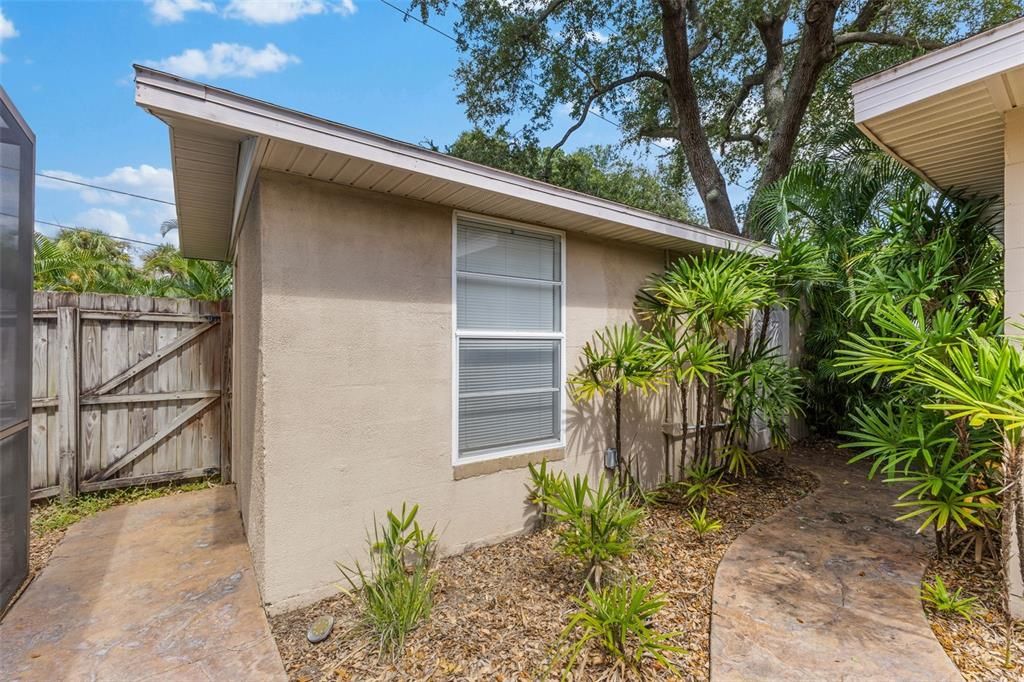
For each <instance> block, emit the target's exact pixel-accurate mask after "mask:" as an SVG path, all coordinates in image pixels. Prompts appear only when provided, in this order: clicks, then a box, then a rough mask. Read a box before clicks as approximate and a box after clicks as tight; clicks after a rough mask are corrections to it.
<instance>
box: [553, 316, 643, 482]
mask: <svg viewBox="0 0 1024 682" xmlns="http://www.w3.org/2000/svg"><path fill="white" fill-rule="evenodd" d="M581 352H582V358H581V365H580V368H579V369H578V371H577V372H576V373H575V374H574V375H573V376H572V377H570V379H569V383H570V386H571V388H572V395H573V398H574V399H575V400H592V399H593V398H594V397H595V396H601V397H603V396H605V395H606V394H608V393H611V394H612V396H613V398H614V406H615V451H616V454H617V456H618V473H619V487H620V488H622V489H623V490H625V489H626V486H627V483H628V481H629V479H630V478H631V477H632V473H631V466H630V465H631V461H630V460H628V459H627V458H625V457H624V456H623V451H622V398H623V396H624V395H626V394H627V393H629V392H631V391H634V390H639V391H641V392H643V393H648V392H649V391H652V390H654V389H655V388H657V387H658V386H660V385H661V383H662V381H661V378H660V377H659V376H658V373H657V372H656V371H655V370H654V367H653V366H652V363H651V354H650V352H649V350H648V347H647V345H646V344H645V343H644V332H643V330H642V329H641V328H640V327H639V326H637V325H635V324H621V325H612V326H610V327H605V328H604V329H603V330H601V331H598V332H597V333H596V334H595V335H594V340H593V341H588V342H587V343H586V344H585V345H584V346H583V349H582V351H581ZM635 480H636V482H639V476H637V478H636V479H635Z"/></svg>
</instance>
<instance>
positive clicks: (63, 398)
mask: <svg viewBox="0 0 1024 682" xmlns="http://www.w3.org/2000/svg"><path fill="white" fill-rule="evenodd" d="M63 302H66V301H63ZM57 344H58V346H59V348H60V354H59V357H60V361H59V363H58V368H57V447H58V452H59V453H60V457H59V460H58V466H59V475H58V480H59V482H60V498H61V499H62V500H66V499H69V498H72V497H75V496H76V495H78V397H79V386H78V377H79V373H78V360H79V355H78V354H79V347H78V346H79V344H78V308H72V307H70V306H66V305H62V306H59V307H58V308H57Z"/></svg>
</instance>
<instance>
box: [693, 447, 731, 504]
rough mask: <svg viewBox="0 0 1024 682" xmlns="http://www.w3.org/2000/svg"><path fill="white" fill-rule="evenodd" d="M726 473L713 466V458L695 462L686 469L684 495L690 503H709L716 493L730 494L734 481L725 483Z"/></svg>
mask: <svg viewBox="0 0 1024 682" xmlns="http://www.w3.org/2000/svg"><path fill="white" fill-rule="evenodd" d="M723 476H724V473H723V472H722V469H721V468H720V467H716V466H712V464H711V460H710V459H707V458H704V459H700V460H698V461H697V462H694V464H693V466H691V467H690V468H689V469H687V470H686V480H685V481H683V485H685V486H686V490H685V491H684V493H683V494H684V495H685V497H686V501H687V502H688V503H689V504H691V505H692V504H696V503H697V502H702V503H703V504H705V505H706V504H707V503H708V501H710V500H711V498H712V496H715V495H730V494H732V491H731V490H729V488H732V487H733V484H732V483H723V482H722V477H723Z"/></svg>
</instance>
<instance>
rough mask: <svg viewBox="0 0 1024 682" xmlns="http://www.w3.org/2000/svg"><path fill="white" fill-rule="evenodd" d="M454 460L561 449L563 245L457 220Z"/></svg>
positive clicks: (553, 238)
mask: <svg viewBox="0 0 1024 682" xmlns="http://www.w3.org/2000/svg"><path fill="white" fill-rule="evenodd" d="M455 239H456V245H455V272H454V276H455V321H456V324H455V328H456V331H455V337H456V338H455V343H456V364H457V368H456V376H455V380H456V385H457V405H456V419H457V429H456V431H457V440H458V445H457V448H458V451H457V458H458V459H468V458H474V457H484V456H488V455H491V456H497V455H500V454H503V453H505V452H511V451H514V450H519V449H522V448H527V447H529V446H532V445H539V446H543V445H544V444H557V443H559V442H561V439H562V399H563V398H562V385H563V381H564V379H563V377H564V368H563V366H562V364H563V363H562V353H563V347H562V344H563V343H564V338H563V320H562V287H563V285H564V283H563V274H562V248H563V244H562V236H561V235H560V234H555V233H549V232H544V231H539V230H538V231H534V230H530V229H521V228H518V227H506V226H503V225H499V224H491V223H489V222H487V221H485V220H478V219H475V218H468V217H464V216H459V217H458V218H457V221H456V229H455Z"/></svg>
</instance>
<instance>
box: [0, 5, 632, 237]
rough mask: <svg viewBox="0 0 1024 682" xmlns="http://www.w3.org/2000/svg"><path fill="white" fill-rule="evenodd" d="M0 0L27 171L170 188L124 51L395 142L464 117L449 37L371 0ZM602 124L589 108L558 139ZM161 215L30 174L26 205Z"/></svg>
mask: <svg viewBox="0 0 1024 682" xmlns="http://www.w3.org/2000/svg"><path fill="white" fill-rule="evenodd" d="M400 3H401V0H399V1H398V2H396V3H395V4H399V6H404V3H402V4H400ZM0 13H2V14H0V55H2V57H0V82H2V83H3V86H4V88H5V89H6V90H7V92H8V94H9V95H10V96H11V97H12V99H13V100H14V102H15V104H16V106H17V107H18V108H19V110H20V111H21V113H22V115H23V116H24V118H25V119H26V120H27V121H28V122H29V125H31V126H32V128H33V130H34V131H35V133H36V137H37V170H38V171H40V172H43V173H48V174H54V175H59V176H61V177H66V178H71V179H78V180H82V181H85V182H93V183H95V184H99V185H103V186H109V187H113V188H116V189H121V190H125V191H129V192H134V193H138V194H143V195H147V196H153V197H157V198H161V199H166V200H171V199H173V194H172V192H173V189H172V185H171V177H170V171H169V167H170V163H169V158H168V143H167V132H166V128H165V126H164V125H163V124H162V123H161V122H160V121H158V120H157V119H156V118H154V117H152V116H150V115H149V114H147V113H145V112H144V111H142V110H141V109H139V108H138V107H136V106H135V104H134V100H133V98H134V91H133V87H132V83H131V75H132V71H131V65H132V64H133V63H145V64H151V65H154V66H157V67H158V68H163V69H165V70H168V71H172V72H174V73H178V74H179V75H183V76H187V77H190V78H194V79H196V80H199V81H203V82H209V83H212V84H215V85H218V86H220V87H224V88H227V89H230V90H234V91H237V92H241V93H243V94H246V95H251V96H254V97H258V98H260V99H264V100H268V101H270V102H274V103H276V104H281V105H284V106H288V107H291V108H295V109H299V110H301V111H306V112H309V113H312V114H316V115H318V116H323V117H325V118H329V119H332V120H335V121H340V122H342V123H345V124H348V125H353V126H356V127H359V128H364V129H366V130H370V131H373V132H376V133H381V134H384V135H388V136H390V137H394V138H397V139H400V140H405V141H408V142H421V141H423V140H425V139H431V140H433V141H435V142H436V143H438V144H441V145H443V144H446V143H448V142H451V141H452V140H453V139H454V138H455V137H456V136H457V135H458V133H459V132H461V131H462V130H465V129H467V128H468V127H469V123H468V122H467V120H466V117H465V115H464V113H463V110H462V108H461V107H460V106H459V104H458V102H457V99H456V94H457V93H456V84H455V82H454V80H453V79H452V77H451V75H452V73H453V71H454V69H455V66H456V63H457V60H458V55H457V53H456V51H455V45H454V44H453V43H452V42H450V41H449V40H447V39H446V38H444V37H442V36H440V35H437V34H436V33H434V32H433V31H430V30H429V29H427V28H424V27H423V26H422V25H420V24H418V23H416V22H413V21H403V18H402V16H401V15H400V14H398V13H397V12H395V11H394V10H393V9H391V8H389V7H387V6H386V5H384V4H383V3H382V2H380V0H155V1H146V0H125V1H120V2H109V1H105V2H91V1H82V0H79V1H76V2H53V1H45V0H0ZM448 23H449V22H447V21H445V20H444V19H441V20H439V21H438V23H437V26H438V27H439V28H442V29H445V28H446V27H447V26H446V25H447V24H448ZM566 125H567V123H566V122H564V121H563V122H560V125H558V126H557V128H558V130H557V131H556V132H553V133H552V135H553V137H554V138H555V139H557V137H558V136H560V134H561V131H562V129H564V127H565V126H566ZM617 139H618V131H617V130H616V129H615V128H614V127H613V126H612V125H610V124H608V123H606V122H603V121H601V120H599V119H594V118H593V117H592V119H591V120H590V121H588V123H587V124H586V125H585V126H584V128H583V129H581V130H580V131H579V132H578V133H577V134H576V135H575V136H574V138H573V141H572V143H571V144H570V145H569V147H570V148H572V147H575V146H579V145H587V144H595V143H611V142H614V141H616V140H617ZM172 216H173V208H172V207H170V206H166V205H163V204H158V203H154V202H149V201H142V200H137V199H128V198H125V197H121V196H117V195H114V194H111V193H107V192H96V191H92V190H86V189H84V188H81V187H76V186H74V185H70V184H66V183H60V182H55V181H52V180H46V179H43V178H39V179H37V200H36V218H37V219H39V220H46V221H51V222H56V223H60V224H78V225H81V226H83V227H89V228H99V229H104V230H106V231H109V232H111V233H113V234H117V235H118V236H122V237H130V238H136V239H142V240H146V241H171V242H173V241H174V237H173V235H172V236H171V237H169V238H167V239H166V240H164V239H161V238H160V235H159V225H160V222H161V221H162V220H164V219H166V218H169V217H172ZM38 227H39V229H40V230H41V231H44V232H46V233H48V234H52V233H53V232H54V231H55V228H51V227H47V226H45V225H39V226H38Z"/></svg>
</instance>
